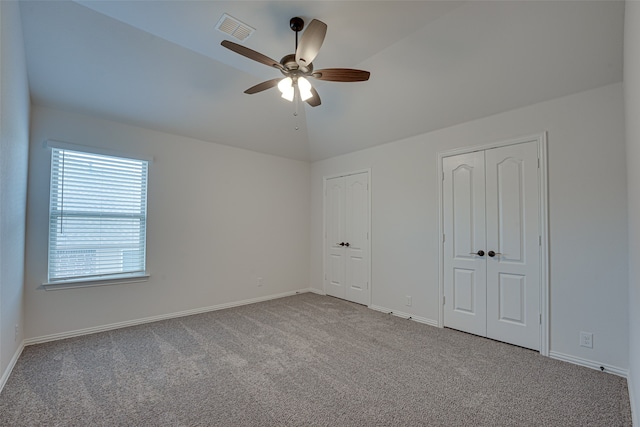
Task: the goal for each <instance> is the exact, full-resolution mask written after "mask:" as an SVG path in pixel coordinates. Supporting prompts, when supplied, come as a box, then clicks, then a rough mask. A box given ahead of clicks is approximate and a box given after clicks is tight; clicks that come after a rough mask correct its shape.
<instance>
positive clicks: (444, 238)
mask: <svg viewBox="0 0 640 427" xmlns="http://www.w3.org/2000/svg"><path fill="white" fill-rule="evenodd" d="M446 240H447V238H446V236H445V235H444V234H443V235H442V243H444V242H445V241H446Z"/></svg>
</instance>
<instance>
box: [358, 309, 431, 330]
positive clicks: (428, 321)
mask: <svg viewBox="0 0 640 427" xmlns="http://www.w3.org/2000/svg"><path fill="white" fill-rule="evenodd" d="M369 308H370V309H372V310H376V311H381V312H383V313H387V314H392V315H394V316H398V317H402V318H403V319H409V320H415V321H416V322H418V323H424V324H425V325H429V326H435V327H436V328H437V327H438V321H437V320H433V319H427V318H426V317H420V316H415V315H413V314H408V313H403V312H401V311H393V310H391V309H388V308H384V307H380V306H378V305H370V306H369Z"/></svg>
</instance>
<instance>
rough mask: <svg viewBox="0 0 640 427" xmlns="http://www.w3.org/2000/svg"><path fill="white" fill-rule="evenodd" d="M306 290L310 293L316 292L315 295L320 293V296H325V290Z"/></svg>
mask: <svg viewBox="0 0 640 427" xmlns="http://www.w3.org/2000/svg"><path fill="white" fill-rule="evenodd" d="M306 290H307V292H311V293H313V294H316V295H322V296H326V295H327V294H326V292H324V291H323V290H322V289H316V288H308V289H306Z"/></svg>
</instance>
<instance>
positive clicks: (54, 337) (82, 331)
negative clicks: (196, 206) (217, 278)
mask: <svg viewBox="0 0 640 427" xmlns="http://www.w3.org/2000/svg"><path fill="white" fill-rule="evenodd" d="M306 292H310V289H309V288H307V289H300V290H297V291H289V292H283V293H280V294H275V295H269V296H266V297H258V298H252V299H247V300H242V301H235V302H229V303H225V304H218V305H212V306H209V307H201V308H195V309H192V310H184V311H178V312H175V313H169V314H161V315H158V316H151V317H145V318H142V319H135V320H127V321H124V322H117V323H110V324H107V325H100V326H94V327H91V328H84V329H77V330H75V331H68V332H60V333H57V334H50V335H43V336H40V337H34V338H28V339H26V340H24V342H23V345H24V346H27V345H33V344H41V343H45V342H49V341H57V340H62V339H66V338H73V337H79V336H81V335H89V334H95V333H98V332H105V331H111V330H113V329H120V328H126V327H129V326H136V325H142V324H144V323H151V322H157V321H159V320H166V319H174V318H176V317H184V316H191V315H194V314H201V313H207V312H209V311H216V310H223V309H225V308H232V307H238V306H241V305H248V304H255V303H257V302H263V301H269V300H273V299H278V298H284V297H288V296H292V295H296V294H302V293H306Z"/></svg>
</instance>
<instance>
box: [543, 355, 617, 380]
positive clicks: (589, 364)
mask: <svg viewBox="0 0 640 427" xmlns="http://www.w3.org/2000/svg"><path fill="white" fill-rule="evenodd" d="M549 357H551V358H552V359H557V360H562V361H564V362H569V363H573V364H574V365H580V366H584V367H586V368H591V369H595V370H597V371H600V370H601V369H600V367H603V368H604V372H608V373H610V374H614V375H618V376H621V377H625V378H628V377H629V371H628V370H627V369H622V368H618V367H617V366H611V365H607V364H606V363H600V362H596V361H594V360H589V359H583V358H581V357H576V356H571V355H568V354H564V353H559V352H557V351H550V352H549Z"/></svg>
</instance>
